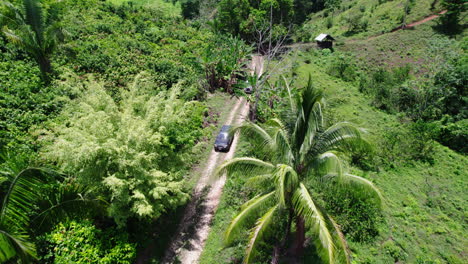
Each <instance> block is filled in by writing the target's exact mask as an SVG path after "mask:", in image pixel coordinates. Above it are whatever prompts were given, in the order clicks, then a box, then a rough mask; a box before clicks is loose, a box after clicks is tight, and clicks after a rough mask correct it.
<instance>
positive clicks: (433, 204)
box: [200, 56, 468, 264]
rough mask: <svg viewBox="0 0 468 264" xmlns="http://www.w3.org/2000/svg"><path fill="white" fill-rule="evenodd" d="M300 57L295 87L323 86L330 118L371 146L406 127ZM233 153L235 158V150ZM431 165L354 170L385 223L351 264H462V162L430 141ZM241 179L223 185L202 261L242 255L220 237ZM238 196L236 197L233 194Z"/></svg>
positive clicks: (467, 163)
mask: <svg viewBox="0 0 468 264" xmlns="http://www.w3.org/2000/svg"><path fill="white" fill-rule="evenodd" d="M308 58H310V57H308V56H299V60H300V61H299V63H300V66H299V68H298V73H299V78H298V85H299V86H303V85H305V82H306V80H307V78H308V75H309V74H311V76H312V79H313V81H314V84H315V85H316V87H318V88H321V89H324V90H325V93H326V98H327V103H328V106H329V108H328V109H329V110H330V113H331V115H332V116H333V118H334V119H336V120H337V121H339V120H346V121H350V122H353V123H355V124H357V125H359V126H361V127H363V128H366V129H367V131H368V138H369V139H370V141H371V142H376V144H377V145H376V147H377V148H379V147H380V146H379V145H378V144H379V143H378V142H380V141H379V139H380V138H381V137H382V135H384V133H385V132H386V131H387V130H388V129H391V128H397V129H405V128H404V126H403V125H402V124H400V122H399V120H398V117H397V116H396V115H391V114H388V113H385V112H382V111H380V110H378V109H375V108H373V107H371V106H370V105H371V104H370V99H369V98H366V97H365V96H364V95H362V94H361V93H360V92H359V91H358V89H357V87H355V86H353V85H352V84H350V83H347V82H344V81H341V80H340V79H337V78H334V77H331V76H329V75H328V74H326V73H325V72H324V70H323V66H322V65H323V64H322V63H321V61H320V59H318V58H316V60H315V63H314V62H312V63H311V64H306V63H304V60H305V59H308ZM237 155H241V154H240V153H238V154H237ZM434 160H435V161H434V163H433V164H429V163H424V162H418V161H407V162H406V163H405V164H402V165H401V166H400V167H397V168H395V169H389V168H381V169H380V171H379V172H364V171H361V170H359V169H357V168H352V171H353V173H357V174H359V175H363V176H364V177H367V178H368V179H371V180H372V181H373V182H375V183H376V185H377V186H378V187H379V188H380V189H381V190H382V193H383V195H384V197H385V200H386V201H385V206H384V208H383V218H384V221H383V223H379V224H378V229H379V235H378V236H377V237H375V238H374V239H373V240H372V241H369V242H366V243H358V242H355V241H350V247H351V250H352V252H353V258H354V261H355V263H395V262H397V261H399V263H467V262H468V257H467V255H466V252H465V251H464V250H466V248H468V242H467V240H466V238H465V233H466V230H467V226H466V220H465V218H466V216H467V215H466V211H467V210H466V209H467V208H468V207H467V200H468V196H467V193H466V191H465V190H466V189H467V187H468V186H467V185H468V184H467V183H466V181H465V179H466V177H467V175H468V172H467V169H466V168H468V159H467V158H466V157H465V156H463V155H461V154H458V153H456V152H454V151H452V150H450V149H448V148H446V147H444V146H441V145H439V144H437V143H436V145H435V148H434ZM242 182H243V181H242V179H240V178H237V177H232V178H231V179H229V180H228V182H227V184H226V186H225V189H224V193H223V196H222V198H221V203H220V206H219V209H218V211H217V212H216V215H215V218H214V221H213V225H212V229H211V232H210V234H209V237H208V239H207V242H206V246H205V250H204V251H203V253H202V256H201V259H200V263H201V264H208V263H233V262H234V261H235V260H239V259H241V258H242V253H243V246H242V245H243V244H242V243H239V244H237V245H234V246H233V247H228V248H224V245H223V243H222V234H223V232H224V230H226V228H227V226H228V224H229V222H230V220H231V219H232V217H233V216H234V215H235V214H236V213H237V212H238V209H239V207H240V204H241V203H242V202H243V201H245V199H246V197H245V194H244V193H243V191H245V190H244V189H243V188H242V187H241V185H242ZM239 194H241V195H239Z"/></svg>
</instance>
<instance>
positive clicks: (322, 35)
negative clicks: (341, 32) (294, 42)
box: [315, 33, 335, 41]
mask: <svg viewBox="0 0 468 264" xmlns="http://www.w3.org/2000/svg"><path fill="white" fill-rule="evenodd" d="M315 40H316V41H324V40H335V39H334V38H333V37H332V36H330V35H328V34H324V33H322V34H320V35H318V36H317V37H316V38H315Z"/></svg>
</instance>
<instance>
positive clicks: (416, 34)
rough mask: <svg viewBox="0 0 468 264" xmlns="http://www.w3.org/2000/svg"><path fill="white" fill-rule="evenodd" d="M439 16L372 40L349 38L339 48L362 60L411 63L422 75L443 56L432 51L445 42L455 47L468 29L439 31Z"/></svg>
mask: <svg viewBox="0 0 468 264" xmlns="http://www.w3.org/2000/svg"><path fill="white" fill-rule="evenodd" d="M436 25H437V22H436V21H435V20H432V21H429V22H427V23H424V24H421V25H419V26H417V27H415V28H412V29H407V30H400V31H397V32H393V33H388V34H384V35H381V36H378V37H376V38H371V39H369V40H359V41H347V42H345V43H344V44H343V45H339V46H336V49H337V50H339V51H345V52H350V53H352V54H353V55H354V56H355V57H356V58H357V60H358V61H359V62H363V63H365V64H367V65H371V66H379V67H385V68H394V67H397V66H404V65H406V64H410V65H411V66H412V67H413V72H414V73H416V74H417V75H421V74H423V73H425V72H427V71H430V70H431V69H430V67H431V66H432V65H433V63H432V62H433V61H437V57H438V56H441V55H442V54H439V53H440V52H439V51H431V47H436V46H437V45H441V44H442V43H443V45H442V46H443V47H444V49H446V50H447V49H452V50H453V51H455V50H456V49H457V47H455V43H456V41H455V40H460V39H463V37H464V36H465V35H466V32H465V33H463V34H461V35H459V36H457V37H456V38H452V39H450V38H448V37H447V36H445V35H443V34H441V33H439V32H437V30H435V26H436Z"/></svg>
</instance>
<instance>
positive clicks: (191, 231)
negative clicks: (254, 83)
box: [161, 98, 249, 264]
mask: <svg viewBox="0 0 468 264" xmlns="http://www.w3.org/2000/svg"><path fill="white" fill-rule="evenodd" d="M248 110H249V106H248V103H247V102H246V101H245V99H243V98H242V99H238V100H237V102H236V104H235V105H234V106H233V108H232V111H231V113H230V115H229V117H228V118H227V120H226V121H225V122H224V123H225V124H235V125H237V124H240V123H241V122H242V121H243V120H244V119H245V117H246V116H247V114H248ZM238 139H239V135H237V136H235V138H234V141H233V143H232V146H231V150H230V151H229V152H228V153H220V152H215V151H214V150H212V151H211V153H210V156H209V158H208V163H207V164H206V166H205V168H204V169H203V172H202V176H201V178H200V179H199V181H198V183H197V185H196V187H195V190H194V193H193V196H192V199H191V201H190V202H189V204H188V205H187V207H186V209H185V212H184V217H183V218H182V220H181V222H180V224H179V227H178V229H177V232H176V235H175V237H174V238H173V240H172V241H171V243H170V246H169V247H168V249H167V250H166V253H165V256H164V259H163V261H162V262H161V263H164V264H170V263H174V262H175V261H176V260H178V261H180V263H182V264H192V263H198V259H199V257H200V255H201V252H202V250H203V247H204V245H205V241H206V238H207V237H208V233H209V230H210V223H211V220H212V218H213V216H214V213H215V211H216V208H217V207H218V204H219V200H220V197H221V194H222V189H223V187H224V184H225V181H226V176H225V175H223V176H222V177H221V178H219V179H217V180H216V181H215V182H214V183H212V184H211V186H210V184H209V183H210V182H209V181H210V179H213V178H212V177H211V176H212V174H213V172H214V170H215V168H216V166H218V165H219V164H221V163H222V162H224V161H225V160H228V159H231V158H233V156H234V153H235V151H236V147H237V143H238ZM210 187H211V188H210Z"/></svg>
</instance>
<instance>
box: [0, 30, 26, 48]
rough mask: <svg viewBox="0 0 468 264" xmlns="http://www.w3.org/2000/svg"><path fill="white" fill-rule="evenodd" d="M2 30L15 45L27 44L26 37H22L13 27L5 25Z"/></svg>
mask: <svg viewBox="0 0 468 264" xmlns="http://www.w3.org/2000/svg"><path fill="white" fill-rule="evenodd" d="M2 31H3V34H5V36H6V37H7V39H8V40H9V41H11V42H12V43H14V44H15V45H18V46H25V43H24V39H23V38H22V37H20V36H19V35H18V34H17V33H16V32H14V31H13V30H11V29H9V28H7V27H4V28H3V30H2Z"/></svg>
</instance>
